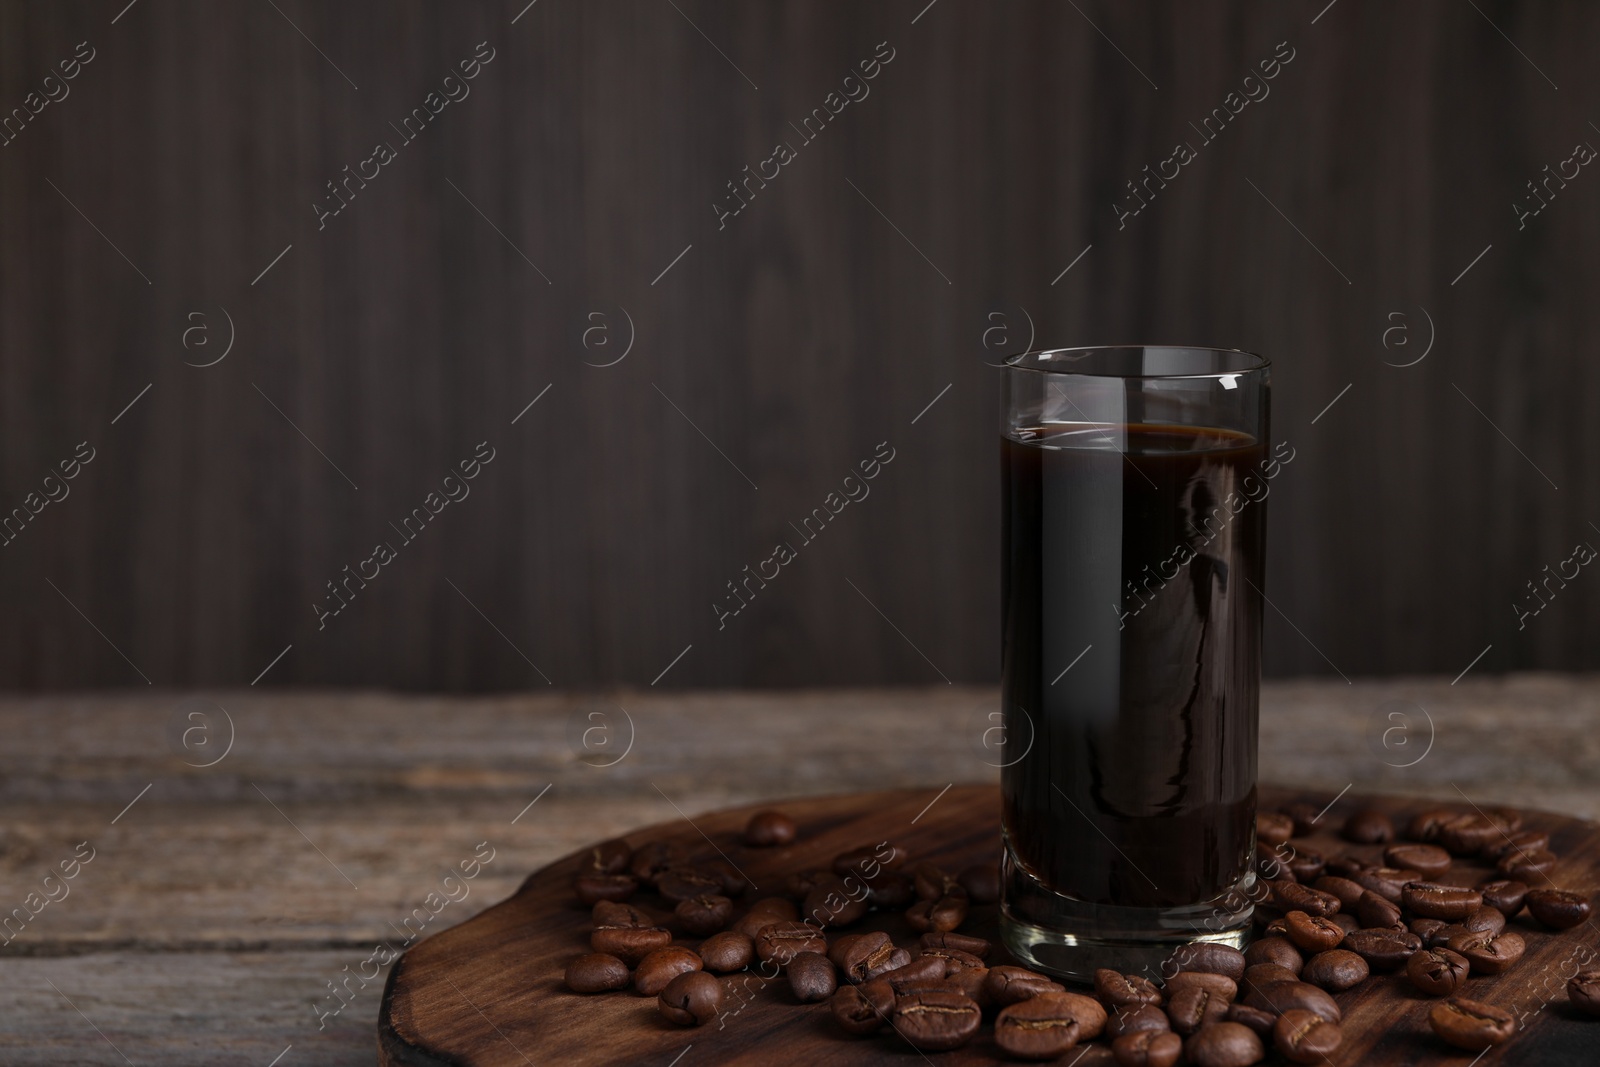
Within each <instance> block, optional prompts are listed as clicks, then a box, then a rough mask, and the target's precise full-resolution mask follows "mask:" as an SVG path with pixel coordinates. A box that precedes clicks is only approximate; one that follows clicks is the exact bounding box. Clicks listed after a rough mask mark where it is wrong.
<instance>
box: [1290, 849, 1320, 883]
mask: <svg viewBox="0 0 1600 1067" xmlns="http://www.w3.org/2000/svg"><path fill="white" fill-rule="evenodd" d="M1288 863H1289V871H1290V872H1291V873H1292V874H1293V875H1294V876H1295V880H1296V881H1300V882H1314V881H1316V880H1317V879H1318V878H1320V877H1322V872H1323V871H1324V870H1325V869H1326V868H1327V866H1328V861H1327V860H1326V859H1324V858H1323V856H1322V853H1320V852H1318V851H1316V850H1315V849H1310V848H1298V849H1295V851H1294V854H1293V855H1291V856H1290V857H1289V860H1288Z"/></svg>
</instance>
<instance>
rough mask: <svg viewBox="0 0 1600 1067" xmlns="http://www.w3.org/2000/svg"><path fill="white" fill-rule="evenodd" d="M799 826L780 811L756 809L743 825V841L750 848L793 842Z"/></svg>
mask: <svg viewBox="0 0 1600 1067" xmlns="http://www.w3.org/2000/svg"><path fill="white" fill-rule="evenodd" d="M799 831H800V828H799V826H797V825H796V824H795V821H794V820H793V819H791V818H790V817H789V816H787V815H785V814H784V813H783V812H781V811H758V812H756V813H755V814H754V815H752V816H750V821H749V822H747V823H745V825H744V843H745V844H747V845H749V846H750V847H751V848H772V847H774V846H777V845H788V844H793V843H794V839H795V836H796V835H797V834H798V833H799Z"/></svg>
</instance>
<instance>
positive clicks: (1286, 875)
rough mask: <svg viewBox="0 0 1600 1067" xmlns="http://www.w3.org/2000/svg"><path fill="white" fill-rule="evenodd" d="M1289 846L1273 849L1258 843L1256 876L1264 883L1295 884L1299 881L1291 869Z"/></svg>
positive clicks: (1260, 842) (1270, 846) (1263, 843)
mask: <svg viewBox="0 0 1600 1067" xmlns="http://www.w3.org/2000/svg"><path fill="white" fill-rule="evenodd" d="M1289 852H1290V849H1289V846H1287V845H1283V846H1279V847H1276V848H1275V847H1273V846H1272V845H1268V844H1266V843H1265V842H1262V841H1257V842H1256V875H1257V877H1258V878H1260V880H1262V881H1264V882H1278V881H1283V882H1293V881H1296V880H1297V879H1296V878H1295V876H1294V872H1293V871H1291V870H1290V869H1289Z"/></svg>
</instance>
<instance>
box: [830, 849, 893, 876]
mask: <svg viewBox="0 0 1600 1067" xmlns="http://www.w3.org/2000/svg"><path fill="white" fill-rule="evenodd" d="M908 858H909V856H908V854H907V852H906V850H905V849H903V848H901V847H900V846H899V845H896V844H894V843H892V842H889V841H880V842H878V843H877V844H876V845H863V846H861V847H860V848H853V849H851V850H850V851H848V852H841V853H839V854H838V855H837V856H835V857H833V873H834V874H837V875H838V876H839V877H840V878H843V877H845V876H847V875H851V874H859V875H861V876H862V877H864V878H867V879H869V880H870V879H873V878H876V877H878V875H879V874H881V873H882V872H884V871H897V870H899V869H900V868H901V867H903V866H905V863H906V860H907V859H908Z"/></svg>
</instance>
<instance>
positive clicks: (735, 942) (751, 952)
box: [695, 930, 756, 974]
mask: <svg viewBox="0 0 1600 1067" xmlns="http://www.w3.org/2000/svg"><path fill="white" fill-rule="evenodd" d="M695 951H696V952H697V953H698V954H699V956H700V962H701V963H703V964H704V965H705V969H706V970H708V971H716V972H717V973H718V974H728V973H729V972H731V971H742V970H744V969H745V968H746V967H748V966H749V965H750V960H751V958H752V957H754V956H755V954H756V947H755V942H753V941H751V940H750V938H748V937H746V936H745V935H744V934H741V933H739V932H737V931H735V930H724V931H723V932H722V933H720V934H712V935H711V936H710V937H708V938H706V939H705V940H704V941H702V942H700V947H699V948H698V949H696V950H695Z"/></svg>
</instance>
